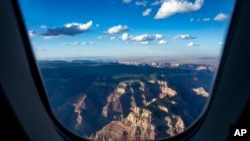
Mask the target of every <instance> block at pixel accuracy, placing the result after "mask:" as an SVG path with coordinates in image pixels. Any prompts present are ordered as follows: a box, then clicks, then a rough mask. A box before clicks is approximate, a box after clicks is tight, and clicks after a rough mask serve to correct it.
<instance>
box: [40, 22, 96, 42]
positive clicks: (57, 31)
mask: <svg viewBox="0 0 250 141" xmlns="http://www.w3.org/2000/svg"><path fill="white" fill-rule="evenodd" d="M92 24H93V22H92V21H89V22H87V23H75V22H74V23H68V24H65V25H64V26H63V27H56V28H47V31H46V32H45V33H42V34H40V35H42V36H45V37H47V38H50V37H51V36H63V35H68V36H75V35H76V34H81V33H84V32H87V31H88V30H89V29H90V28H91V26H92Z"/></svg>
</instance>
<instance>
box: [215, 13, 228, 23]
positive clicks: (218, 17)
mask: <svg viewBox="0 0 250 141" xmlns="http://www.w3.org/2000/svg"><path fill="white" fill-rule="evenodd" d="M227 18H228V15H227V14H224V13H219V14H217V15H216V16H215V17H214V20H215V21H224V20H225V19H227Z"/></svg>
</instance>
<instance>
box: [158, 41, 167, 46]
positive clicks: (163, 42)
mask: <svg viewBox="0 0 250 141" xmlns="http://www.w3.org/2000/svg"><path fill="white" fill-rule="evenodd" d="M166 43H167V41H166V40H160V41H159V42H158V44H159V45H163V44H166Z"/></svg>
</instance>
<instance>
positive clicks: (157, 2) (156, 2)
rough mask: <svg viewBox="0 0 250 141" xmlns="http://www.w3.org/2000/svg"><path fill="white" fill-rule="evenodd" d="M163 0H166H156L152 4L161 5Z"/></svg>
mask: <svg viewBox="0 0 250 141" xmlns="http://www.w3.org/2000/svg"><path fill="white" fill-rule="evenodd" d="M163 1H164V0H159V1H158V0H156V1H154V2H152V3H151V5H153V6H155V5H160V4H162V3H163Z"/></svg>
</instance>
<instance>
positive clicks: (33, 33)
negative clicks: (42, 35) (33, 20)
mask: <svg viewBox="0 0 250 141" xmlns="http://www.w3.org/2000/svg"><path fill="white" fill-rule="evenodd" d="M28 35H29V36H30V37H34V36H36V35H37V33H36V31H34V30H29V31H28Z"/></svg>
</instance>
